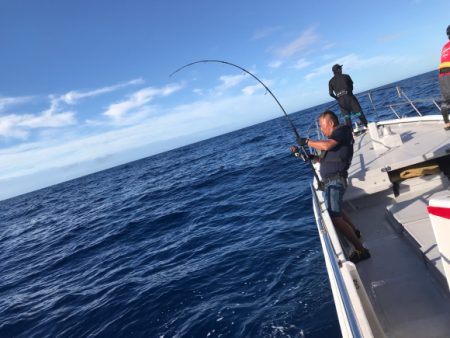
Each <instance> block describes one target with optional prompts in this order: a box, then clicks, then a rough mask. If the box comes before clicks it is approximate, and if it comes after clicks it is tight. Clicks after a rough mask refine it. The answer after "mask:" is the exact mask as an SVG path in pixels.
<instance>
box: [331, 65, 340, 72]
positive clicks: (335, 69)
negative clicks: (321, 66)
mask: <svg viewBox="0 0 450 338" xmlns="http://www.w3.org/2000/svg"><path fill="white" fill-rule="evenodd" d="M331 69H332V70H333V73H336V72H337V71H338V70H341V69H342V65H338V64H335V65H334V66H333V68H331Z"/></svg>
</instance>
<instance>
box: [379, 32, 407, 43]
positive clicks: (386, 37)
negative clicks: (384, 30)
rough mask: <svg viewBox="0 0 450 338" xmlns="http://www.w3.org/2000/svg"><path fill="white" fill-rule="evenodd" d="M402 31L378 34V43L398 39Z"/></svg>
mask: <svg viewBox="0 0 450 338" xmlns="http://www.w3.org/2000/svg"><path fill="white" fill-rule="evenodd" d="M402 35H403V33H392V34H386V35H383V36H380V37H379V38H378V39H377V41H378V42H379V43H386V42H391V41H395V40H398V39H400V38H401V37H402Z"/></svg>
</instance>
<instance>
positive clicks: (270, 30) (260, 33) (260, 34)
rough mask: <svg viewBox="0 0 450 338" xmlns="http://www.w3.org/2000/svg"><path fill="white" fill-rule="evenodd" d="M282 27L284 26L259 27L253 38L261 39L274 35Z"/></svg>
mask: <svg viewBox="0 0 450 338" xmlns="http://www.w3.org/2000/svg"><path fill="white" fill-rule="evenodd" d="M281 29H283V27H281V26H276V27H267V28H261V29H258V30H257V31H256V32H255V33H254V34H253V39H255V40H259V39H263V38H267V37H269V36H271V35H274V34H275V33H277V32H279V31H280V30H281Z"/></svg>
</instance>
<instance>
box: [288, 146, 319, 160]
mask: <svg viewBox="0 0 450 338" xmlns="http://www.w3.org/2000/svg"><path fill="white" fill-rule="evenodd" d="M291 152H292V153H293V154H294V156H295V157H297V158H300V159H302V160H303V162H308V161H312V162H313V163H315V162H317V161H318V160H319V158H318V157H317V156H316V155H313V154H307V153H304V152H303V153H302V152H301V151H300V149H299V148H298V147H297V146H295V145H294V146H291Z"/></svg>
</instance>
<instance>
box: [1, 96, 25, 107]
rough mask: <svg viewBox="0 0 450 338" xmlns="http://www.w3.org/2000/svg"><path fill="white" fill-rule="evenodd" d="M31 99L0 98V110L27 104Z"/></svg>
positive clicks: (23, 97)
mask: <svg viewBox="0 0 450 338" xmlns="http://www.w3.org/2000/svg"><path fill="white" fill-rule="evenodd" d="M32 99H33V96H17V97H0V110H3V109H4V108H5V107H7V106H12V105H18V104H22V103H26V102H29V101H30V100H32Z"/></svg>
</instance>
